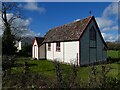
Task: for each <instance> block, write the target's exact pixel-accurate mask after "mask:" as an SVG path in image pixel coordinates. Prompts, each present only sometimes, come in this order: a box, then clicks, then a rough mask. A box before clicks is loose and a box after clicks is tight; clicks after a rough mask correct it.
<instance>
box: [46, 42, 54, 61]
mask: <svg viewBox="0 0 120 90" xmlns="http://www.w3.org/2000/svg"><path fill="white" fill-rule="evenodd" d="M53 48H54V43H51V51H48V43H46V54H47V55H46V58H47V59H50V60H53V59H54V58H53V56H54V49H53Z"/></svg>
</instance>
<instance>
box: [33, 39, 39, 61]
mask: <svg viewBox="0 0 120 90" xmlns="http://www.w3.org/2000/svg"><path fill="white" fill-rule="evenodd" d="M32 58H37V59H38V44H37V41H36V40H35V41H34V43H33V46H32Z"/></svg>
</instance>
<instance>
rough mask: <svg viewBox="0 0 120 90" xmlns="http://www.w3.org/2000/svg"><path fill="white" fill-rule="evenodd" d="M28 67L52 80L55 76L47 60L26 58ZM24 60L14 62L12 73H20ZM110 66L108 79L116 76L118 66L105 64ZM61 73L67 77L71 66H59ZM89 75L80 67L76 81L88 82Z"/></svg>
mask: <svg viewBox="0 0 120 90" xmlns="http://www.w3.org/2000/svg"><path fill="white" fill-rule="evenodd" d="M26 59H27V61H28V64H29V67H30V71H31V72H33V73H39V74H42V75H44V76H46V77H48V78H50V79H54V78H55V77H56V76H55V67H54V63H53V62H52V61H49V60H32V59H31V58H26ZM26 59H25V58H19V59H18V60H17V62H16V66H15V67H13V68H12V72H13V73H21V72H22V71H23V64H24V60H26ZM106 65H108V66H111V68H112V69H111V70H110V72H109V73H108V76H110V77H116V76H117V75H118V64H117V63H112V64H106ZM61 66H62V72H63V73H64V77H68V76H69V75H70V72H71V68H72V67H71V66H70V65H66V64H61ZM96 68H97V70H99V69H100V68H101V65H96ZM88 75H89V67H80V68H79V71H78V79H80V78H82V79H83V80H85V81H86V80H88Z"/></svg>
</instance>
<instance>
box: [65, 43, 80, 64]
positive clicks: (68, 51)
mask: <svg viewBox="0 0 120 90" xmlns="http://www.w3.org/2000/svg"><path fill="white" fill-rule="evenodd" d="M64 47H65V48H64V57H65V59H64V62H65V63H77V54H78V59H79V41H72V42H65V43H64ZM78 61H79V60H78Z"/></svg>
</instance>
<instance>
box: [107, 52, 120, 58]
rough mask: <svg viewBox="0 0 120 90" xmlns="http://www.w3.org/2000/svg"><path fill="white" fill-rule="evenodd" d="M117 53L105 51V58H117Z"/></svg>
mask: <svg viewBox="0 0 120 90" xmlns="http://www.w3.org/2000/svg"><path fill="white" fill-rule="evenodd" d="M118 53H119V51H115V50H108V51H107V57H111V58H119V54H118Z"/></svg>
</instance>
